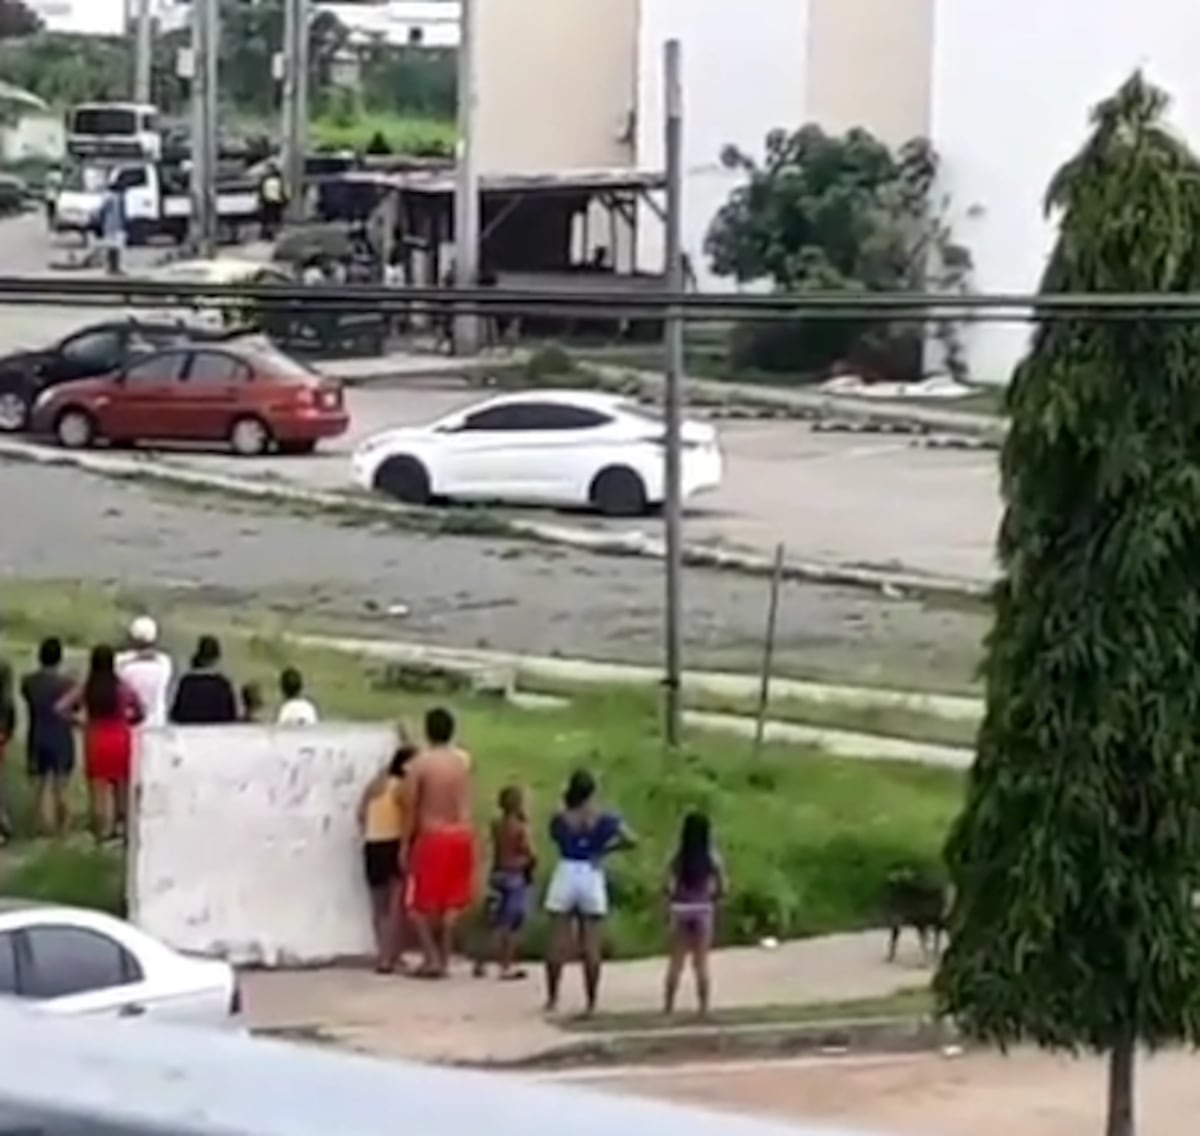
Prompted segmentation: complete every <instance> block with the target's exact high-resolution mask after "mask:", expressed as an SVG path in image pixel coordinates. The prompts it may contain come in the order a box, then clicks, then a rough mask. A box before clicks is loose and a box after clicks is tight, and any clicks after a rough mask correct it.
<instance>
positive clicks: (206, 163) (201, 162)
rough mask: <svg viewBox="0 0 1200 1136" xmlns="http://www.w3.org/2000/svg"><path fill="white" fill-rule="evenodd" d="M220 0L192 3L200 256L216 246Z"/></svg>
mask: <svg viewBox="0 0 1200 1136" xmlns="http://www.w3.org/2000/svg"><path fill="white" fill-rule="evenodd" d="M220 42H221V17H220V11H219V8H218V0H192V241H193V243H194V244H195V246H196V250H197V252H198V253H199V254H200V255H201V256H212V255H213V254H214V253H215V252H216V246H217V215H216V214H217V194H216V182H217V152H218V148H217V95H218V91H217V65H218V56H219V54H220Z"/></svg>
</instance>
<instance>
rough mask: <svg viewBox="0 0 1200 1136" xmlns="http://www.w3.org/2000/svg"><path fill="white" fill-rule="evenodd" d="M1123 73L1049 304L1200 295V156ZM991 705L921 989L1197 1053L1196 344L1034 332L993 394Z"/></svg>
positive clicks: (1051, 282) (1104, 323) (1088, 1040)
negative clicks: (932, 977) (949, 900)
mask: <svg viewBox="0 0 1200 1136" xmlns="http://www.w3.org/2000/svg"><path fill="white" fill-rule="evenodd" d="M1166 105H1167V99H1166V97H1165V96H1164V95H1163V94H1162V92H1160V91H1159V90H1157V89H1155V88H1154V87H1152V86H1150V85H1148V84H1147V83H1146V82H1145V81H1144V79H1143V78H1142V76H1141V75H1140V74H1139V75H1135V76H1134V77H1132V78H1131V79H1130V80H1128V81H1127V82H1126V83H1125V84H1124V85H1123V86H1122V87H1121V88H1120V90H1119V91H1118V92H1117V93H1116V94H1115V95H1114V96H1113V97H1112V98H1111V99H1109V100H1108V101H1106V102H1104V103H1102V104H1100V105H1099V106H1098V107H1097V108H1096V109H1095V111H1094V112H1093V115H1092V123H1093V127H1094V129H1093V132H1092V135H1091V137H1090V138H1089V139H1088V141H1087V143H1086V145H1085V146H1084V147H1083V149H1082V151H1081V152H1080V153H1079V155H1078V156H1077V157H1075V158H1074V159H1073V160H1071V161H1070V162H1068V163H1067V164H1066V165H1065V166H1064V167H1063V168H1062V170H1061V171H1060V172H1059V173H1058V175H1057V176H1056V177H1055V178H1054V180H1053V182H1052V183H1051V185H1050V188H1049V192H1048V195H1047V209H1048V210H1049V211H1051V212H1053V213H1055V214H1057V215H1058V217H1059V221H1060V232H1059V237H1058V242H1057V244H1056V246H1055V247H1054V250H1053V253H1052V255H1051V257H1050V261H1049V264H1048V266H1047V269H1046V272H1045V277H1044V280H1043V282H1042V291H1043V292H1044V293H1047V294H1053V293H1062V292H1071V293H1092V292H1096V293H1114V292H1115V293H1122V292H1124V293H1149V292H1164V293H1166V292H1189V293H1196V292H1198V291H1200V161H1198V160H1197V158H1196V156H1195V155H1194V154H1193V153H1192V152H1191V151H1190V150H1189V149H1188V148H1187V146H1186V145H1185V144H1184V143H1183V142H1182V141H1181V140H1179V139H1178V138H1177V137H1176V136H1175V135H1174V134H1172V133H1171V132H1170V130H1169V129H1168V128H1167V127H1166V126H1165V125H1164V121H1163V116H1164V111H1165V108H1166ZM1009 406H1010V411H1011V414H1012V426H1011V430H1010V432H1009V435H1008V440H1007V442H1006V445H1005V448H1004V453H1003V458H1002V464H1001V469H1002V479H1003V491H1004V499H1005V503H1006V511H1005V515H1004V520H1003V524H1002V527H1001V532H1000V540H999V552H1000V556H1001V559H1002V562H1003V566H1004V577H1003V582H1002V583H1001V585H1000V586H999V589H998V593H997V602H996V618H995V626H994V629H993V631H992V633H991V636H990V639H989V643H988V653H987V660H986V664H985V677H986V680H987V707H986V715H985V719H984V722H983V725H982V728H981V731H980V735H979V745H978V756H977V759H976V763H975V766H974V769H973V771H972V773H971V777H970V781H969V787H968V791H967V799H966V804H965V808H964V810H963V812H962V814H961V816H960V818H959V820H958V821H957V823H956V825H955V827H954V829H953V832H952V834H951V837H950V840H949V843H948V845H947V861H948V866H949V870H950V878H951V883H952V885H953V887H954V891H955V896H956V898H955V902H954V906H953V910H952V912H951V918H950V937H951V946H950V948H949V950H948V952H947V954H946V956H945V959H944V960H943V963H942V966H941V969H940V971H939V973H938V975H937V979H936V989H937V992H938V995H939V997H940V1001H941V1004H942V1006H943V1008H944V1009H945V1010H946V1011H947V1012H949V1013H951V1014H953V1015H954V1016H955V1018H956V1019H957V1020H958V1022H959V1023H960V1024H961V1026H962V1027H963V1028H964V1029H965V1030H966V1031H967V1033H968V1034H969V1035H971V1036H973V1037H976V1038H979V1039H982V1040H984V1041H986V1042H990V1043H994V1044H998V1045H1000V1046H1002V1047H1004V1046H1008V1045H1014V1044H1018V1043H1021V1042H1033V1043H1036V1044H1037V1045H1040V1046H1043V1047H1047V1048H1053V1049H1067V1050H1076V1049H1087V1050H1092V1051H1095V1052H1099V1053H1104V1054H1108V1055H1109V1119H1108V1133H1109V1136H1132V1134H1133V1132H1134V1129H1135V1125H1134V1072H1135V1055H1136V1050H1137V1046H1138V1045H1139V1044H1144V1045H1147V1046H1150V1047H1155V1046H1161V1045H1166V1044H1169V1043H1172V1042H1178V1041H1184V1042H1191V1043H1193V1044H1194V1043H1196V1042H1197V1041H1200V919H1198V917H1197V911H1196V908H1195V905H1194V897H1195V896H1196V894H1197V890H1198V887H1200V650H1198V645H1200V570H1198V568H1197V566H1198V565H1200V465H1198V464H1197V439H1200V324H1197V323H1196V321H1194V320H1190V319H1189V320H1175V321H1171V320H1162V319H1152V318H1144V319H1134V320H1128V319H1127V320H1116V321H1114V320H1103V319H1098V318H1094V317H1093V318H1083V317H1072V318H1070V319H1067V320H1053V321H1052V320H1051V319H1050V318H1049V317H1047V318H1046V319H1044V320H1043V321H1041V322H1039V324H1038V326H1037V327H1036V329H1035V332H1034V338H1033V343H1032V347H1031V350H1030V353H1029V355H1028V357H1027V358H1026V359H1025V360H1024V362H1023V363H1022V364H1021V366H1020V367H1019V368H1018V369H1017V372H1016V374H1015V376H1014V379H1013V384H1012V387H1011V390H1010V393H1009Z"/></svg>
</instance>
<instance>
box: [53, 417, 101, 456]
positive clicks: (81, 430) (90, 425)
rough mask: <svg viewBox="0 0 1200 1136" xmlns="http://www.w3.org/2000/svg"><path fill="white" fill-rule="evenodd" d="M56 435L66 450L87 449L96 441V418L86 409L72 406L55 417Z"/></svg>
mask: <svg viewBox="0 0 1200 1136" xmlns="http://www.w3.org/2000/svg"><path fill="white" fill-rule="evenodd" d="M54 436H55V437H56V438H57V439H58V444H59V445H60V446H62V448H63V449H64V450H86V449H88V448H89V447H90V446H91V445H92V444H93V443H94V442H95V441H96V420H95V419H94V418H93V417H92V416H91V415H90V414H89V413H88V412H87V411H86V410H80V409H78V408H77V407H71V408H70V409H68V410H64V411H63V412H62V413H61V414H60V415H59V416H58V417H57V418H56V419H55V421H54Z"/></svg>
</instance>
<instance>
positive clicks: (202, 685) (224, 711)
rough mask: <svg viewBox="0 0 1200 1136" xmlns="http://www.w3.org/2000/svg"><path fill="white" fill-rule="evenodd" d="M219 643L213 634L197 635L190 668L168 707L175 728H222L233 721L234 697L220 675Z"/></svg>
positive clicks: (235, 716)
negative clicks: (198, 638) (198, 636)
mask: <svg viewBox="0 0 1200 1136" xmlns="http://www.w3.org/2000/svg"><path fill="white" fill-rule="evenodd" d="M220 667H221V644H220V643H219V642H218V641H217V639H216V637H215V636H213V635H201V636H200V640H199V642H198V643H197V644H196V653H195V654H194V655H193V656H192V669H191V670H190V671H188V673H187V674H185V675H184V676H183V678H181V679H180V680H179V686H178V688H177V689H176V691H175V700H174V702H173V703H172V704H171V722H172V724H173V725H176V726H222V725H225V724H226V723H230V722H236V721H238V719H239V718H240V717H241V715H240V714H239V712H238V704H237V694H236V693H235V691H234V689H233V683H231V682H230V681H229V679H228V678H226V677H225V675H224V674H222V672H221V669H220Z"/></svg>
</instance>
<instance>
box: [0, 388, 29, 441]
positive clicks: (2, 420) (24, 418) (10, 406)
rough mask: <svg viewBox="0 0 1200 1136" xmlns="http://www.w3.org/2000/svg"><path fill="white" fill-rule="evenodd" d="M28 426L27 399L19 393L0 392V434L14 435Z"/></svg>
mask: <svg viewBox="0 0 1200 1136" xmlns="http://www.w3.org/2000/svg"><path fill="white" fill-rule="evenodd" d="M28 425H29V399H28V397H27V396H25V395H23V394H22V393H21V392H20V391H3V392H0V434H16V433H19V432H20V431H21V430H24V429H25V427H26V426H28Z"/></svg>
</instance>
